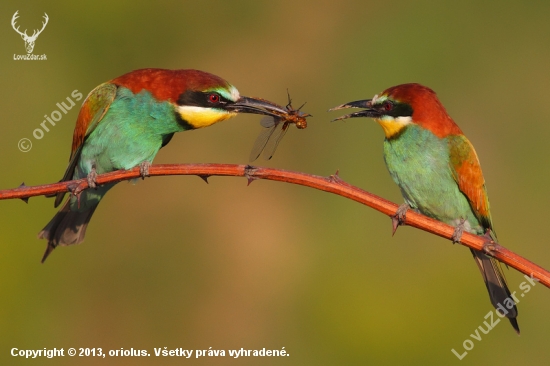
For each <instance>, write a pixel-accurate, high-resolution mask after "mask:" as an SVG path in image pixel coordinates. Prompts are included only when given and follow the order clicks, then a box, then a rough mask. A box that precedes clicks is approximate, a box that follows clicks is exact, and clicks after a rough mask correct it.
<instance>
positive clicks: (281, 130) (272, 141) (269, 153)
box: [263, 122, 290, 160]
mask: <svg viewBox="0 0 550 366" xmlns="http://www.w3.org/2000/svg"><path fill="white" fill-rule="evenodd" d="M280 126H281V127H279V126H275V128H274V131H275V132H273V133H272V134H271V137H270V138H269V140H268V141H267V144H266V146H265V149H264V153H263V157H264V159H265V160H269V159H271V158H272V157H273V154H274V153H275V150H276V149H277V146H279V142H280V141H281V140H282V139H283V136H284V135H285V134H286V131H288V129H289V128H290V123H288V122H285V123H281V124H280Z"/></svg>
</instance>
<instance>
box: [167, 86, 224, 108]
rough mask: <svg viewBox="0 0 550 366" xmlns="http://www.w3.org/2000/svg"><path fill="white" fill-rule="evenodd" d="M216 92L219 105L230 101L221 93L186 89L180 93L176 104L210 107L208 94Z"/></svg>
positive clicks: (211, 103)
mask: <svg viewBox="0 0 550 366" xmlns="http://www.w3.org/2000/svg"><path fill="white" fill-rule="evenodd" d="M211 94H216V95H217V96H218V97H219V98H218V99H219V101H218V102H217V103H216V104H217V105H219V106H223V105H226V104H227V103H230V102H231V101H230V100H228V99H226V98H224V97H223V96H222V95H220V94H219V93H216V92H201V91H195V90H187V91H185V92H184V93H181V94H180V96H179V98H178V100H177V101H176V103H177V104H178V105H187V106H196V107H207V108H208V107H212V106H213V102H212V101H211V100H210V95H211Z"/></svg>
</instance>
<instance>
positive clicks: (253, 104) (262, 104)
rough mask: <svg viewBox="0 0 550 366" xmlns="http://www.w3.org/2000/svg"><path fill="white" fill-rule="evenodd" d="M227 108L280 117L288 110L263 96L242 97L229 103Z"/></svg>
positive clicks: (239, 111)
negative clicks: (262, 97)
mask: <svg viewBox="0 0 550 366" xmlns="http://www.w3.org/2000/svg"><path fill="white" fill-rule="evenodd" d="M225 109H227V110H229V111H233V112H237V113H254V114H265V115H267V116H273V117H278V116H280V115H281V114H287V113H288V111H287V110H286V109H285V108H284V107H281V106H280V105H278V104H276V103H273V102H270V101H268V100H265V99H261V98H252V97H240V98H239V100H237V101H236V102H235V103H232V104H228V105H227V106H226V107H225Z"/></svg>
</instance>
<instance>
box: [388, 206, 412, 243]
mask: <svg viewBox="0 0 550 366" xmlns="http://www.w3.org/2000/svg"><path fill="white" fill-rule="evenodd" d="M410 208H411V206H409V205H408V204H407V203H403V204H402V205H401V206H399V208H397V211H395V214H394V215H393V216H392V217H391V223H392V236H393V235H395V232H396V231H397V228H398V227H399V226H401V225H404V224H405V220H406V219H407V211H408V210H409V209H410Z"/></svg>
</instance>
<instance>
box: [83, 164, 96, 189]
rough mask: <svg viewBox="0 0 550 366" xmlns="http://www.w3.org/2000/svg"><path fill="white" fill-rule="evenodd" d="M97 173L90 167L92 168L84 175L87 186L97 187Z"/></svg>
mask: <svg viewBox="0 0 550 366" xmlns="http://www.w3.org/2000/svg"><path fill="white" fill-rule="evenodd" d="M96 179H97V173H96V171H95V168H94V167H92V170H90V172H89V173H88V175H87V176H86V180H87V181H88V187H89V188H94V189H95V188H97V180H96Z"/></svg>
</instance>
